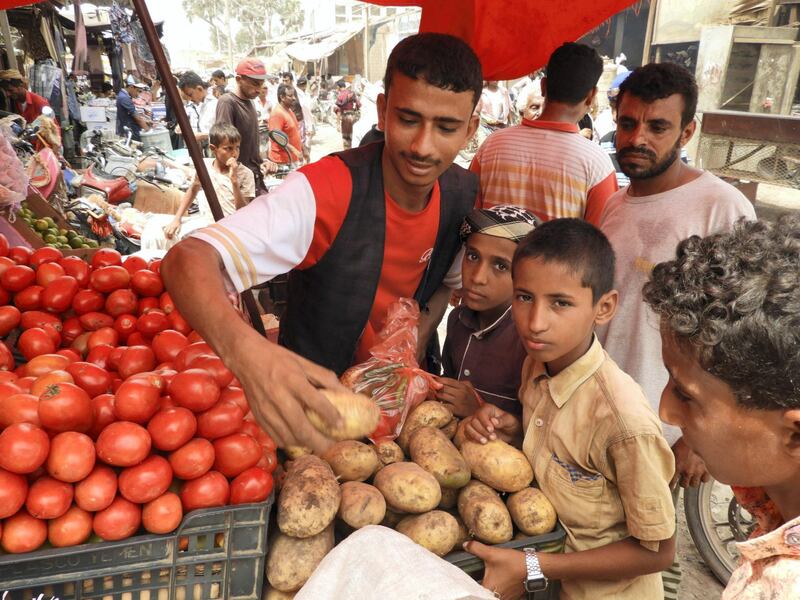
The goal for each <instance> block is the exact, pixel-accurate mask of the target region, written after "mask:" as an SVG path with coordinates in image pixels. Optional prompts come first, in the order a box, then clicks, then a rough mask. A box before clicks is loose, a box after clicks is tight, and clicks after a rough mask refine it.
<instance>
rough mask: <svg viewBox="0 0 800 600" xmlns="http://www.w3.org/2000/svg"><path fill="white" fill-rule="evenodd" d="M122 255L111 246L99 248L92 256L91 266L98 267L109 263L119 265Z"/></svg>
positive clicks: (109, 264)
mask: <svg viewBox="0 0 800 600" xmlns="http://www.w3.org/2000/svg"><path fill="white" fill-rule="evenodd" d="M121 264H122V255H121V254H120V253H119V252H117V251H116V250H113V249H111V248H100V249H99V250H98V251H97V252H95V253H94V255H93V256H92V268H93V269H99V268H101V267H108V266H111V265H121Z"/></svg>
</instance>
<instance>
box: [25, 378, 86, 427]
mask: <svg viewBox="0 0 800 600" xmlns="http://www.w3.org/2000/svg"><path fill="white" fill-rule="evenodd" d="M93 418H94V410H93V409H92V400H91V398H89V395H88V394H87V393H86V392H84V391H83V390H82V389H81V388H79V387H78V386H77V385H74V384H71V383H58V384H56V385H51V386H50V387H49V388H47V390H45V392H44V393H43V394H42V395H41V396H39V420H40V421H41V422H42V426H44V427H46V428H47V429H51V430H53V431H79V432H81V433H84V432H87V431H89V429H91V427H92V419H93Z"/></svg>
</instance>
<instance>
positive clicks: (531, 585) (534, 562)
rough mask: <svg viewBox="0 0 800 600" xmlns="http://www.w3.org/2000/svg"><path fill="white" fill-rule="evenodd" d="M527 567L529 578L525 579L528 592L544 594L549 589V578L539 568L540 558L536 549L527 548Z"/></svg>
mask: <svg viewBox="0 0 800 600" xmlns="http://www.w3.org/2000/svg"><path fill="white" fill-rule="evenodd" d="M525 567H526V568H527V570H528V576H527V577H526V578H525V591H526V592H542V591H544V590H546V589H547V577H545V576H544V574H543V573H542V568H541V567H540V566H539V557H538V556H536V548H525Z"/></svg>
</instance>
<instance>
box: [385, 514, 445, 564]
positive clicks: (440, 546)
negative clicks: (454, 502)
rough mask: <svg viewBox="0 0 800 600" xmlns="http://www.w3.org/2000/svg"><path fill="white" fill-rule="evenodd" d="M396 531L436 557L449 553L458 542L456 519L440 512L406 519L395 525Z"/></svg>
mask: <svg viewBox="0 0 800 600" xmlns="http://www.w3.org/2000/svg"><path fill="white" fill-rule="evenodd" d="M397 531H399V532H400V533H402V534H403V535H405V536H408V537H409V538H411V539H412V540H414V541H415V542H416V543H417V544H419V545H420V546H422V547H423V548H426V549H427V550H430V551H431V552H433V553H434V554H435V555H436V556H444V555H445V554H447V553H448V552H450V551H451V550H452V549H453V546H455V545H456V541H458V522H457V521H456V518H455V517H454V516H453V515H451V514H450V513H446V512H444V511H442V510H432V511H431V512H427V513H423V514H421V515H413V516H410V517H406V518H405V519H403V520H402V521H400V522H399V523H398V524H397Z"/></svg>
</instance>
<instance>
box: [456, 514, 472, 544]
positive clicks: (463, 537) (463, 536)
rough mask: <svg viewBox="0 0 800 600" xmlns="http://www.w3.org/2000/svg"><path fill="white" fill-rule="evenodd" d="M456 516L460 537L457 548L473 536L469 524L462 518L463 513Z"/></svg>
mask: <svg viewBox="0 0 800 600" xmlns="http://www.w3.org/2000/svg"><path fill="white" fill-rule="evenodd" d="M454 516H455V518H456V523H458V539H457V540H456V546H457V548H456V549H457V550H458V549H460V548H461V546H462V545H463V544H464V542H468V541H470V540H471V539H472V536H471V535H470V534H469V529H468V528H467V525H466V524H465V523H464V519H462V518H461V515H454Z"/></svg>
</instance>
